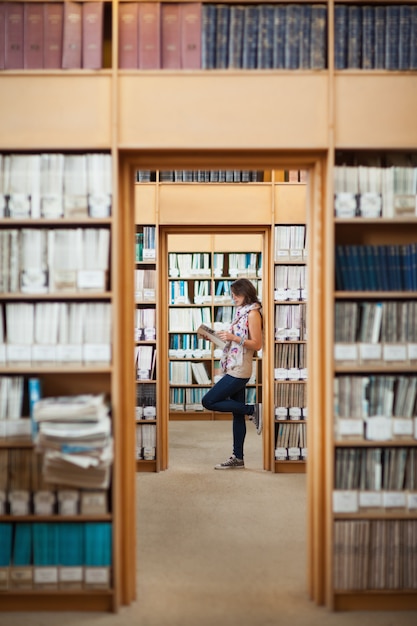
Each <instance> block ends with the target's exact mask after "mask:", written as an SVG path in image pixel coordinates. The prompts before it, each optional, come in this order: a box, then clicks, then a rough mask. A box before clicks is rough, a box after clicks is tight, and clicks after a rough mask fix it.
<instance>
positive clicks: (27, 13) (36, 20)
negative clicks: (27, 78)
mask: <svg viewBox="0 0 417 626" xmlns="http://www.w3.org/2000/svg"><path fill="white" fill-rule="evenodd" d="M23 35H24V36H23V65H24V67H25V69H28V70H39V69H42V68H43V45H44V32H43V5H42V4H41V3H40V2H33V3H32V2H25V4H24V10H23Z"/></svg>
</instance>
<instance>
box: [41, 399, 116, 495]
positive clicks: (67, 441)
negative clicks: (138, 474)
mask: <svg viewBox="0 0 417 626" xmlns="http://www.w3.org/2000/svg"><path fill="white" fill-rule="evenodd" d="M33 418H34V420H35V422H36V423H37V424H38V425H39V430H38V434H37V438H36V446H37V450H38V452H41V453H43V455H44V457H43V477H44V480H45V481H46V482H52V483H58V484H63V485H71V486H74V487H89V488H97V489H105V488H107V487H108V485H109V481H110V469H111V464H112V461H113V438H112V435H111V420H110V418H109V407H108V406H107V404H106V402H105V399H104V395H89V394H85V395H79V396H62V397H56V398H44V399H42V400H40V401H39V402H37V403H36V405H35V408H34V415H33Z"/></svg>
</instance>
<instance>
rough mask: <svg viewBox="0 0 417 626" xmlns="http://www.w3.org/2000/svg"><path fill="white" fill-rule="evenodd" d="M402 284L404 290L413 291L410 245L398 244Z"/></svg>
mask: <svg viewBox="0 0 417 626" xmlns="http://www.w3.org/2000/svg"><path fill="white" fill-rule="evenodd" d="M400 255H401V268H402V278H403V280H402V284H403V288H404V290H405V291H413V277H412V270H411V246H409V245H408V246H405V245H403V246H400Z"/></svg>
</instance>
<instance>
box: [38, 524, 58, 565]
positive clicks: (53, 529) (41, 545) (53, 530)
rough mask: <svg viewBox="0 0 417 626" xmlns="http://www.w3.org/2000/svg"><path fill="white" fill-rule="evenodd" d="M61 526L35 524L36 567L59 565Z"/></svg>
mask: <svg viewBox="0 0 417 626" xmlns="http://www.w3.org/2000/svg"><path fill="white" fill-rule="evenodd" d="M58 526H59V524H55V523H49V522H36V523H34V524H33V535H32V536H33V564H34V565H35V566H50V565H59V535H58V530H59V529H58Z"/></svg>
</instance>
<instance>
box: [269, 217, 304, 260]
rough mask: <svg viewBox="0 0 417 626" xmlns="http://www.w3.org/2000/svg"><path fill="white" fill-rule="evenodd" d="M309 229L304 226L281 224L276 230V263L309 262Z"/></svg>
mask: <svg viewBox="0 0 417 626" xmlns="http://www.w3.org/2000/svg"><path fill="white" fill-rule="evenodd" d="M307 252H308V248H307V227H306V226H305V225H304V224H296V225H294V224H291V225H285V224H279V225H277V226H275V228H274V261H275V263H281V262H284V261H297V262H301V261H304V262H305V261H306V260H307Z"/></svg>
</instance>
